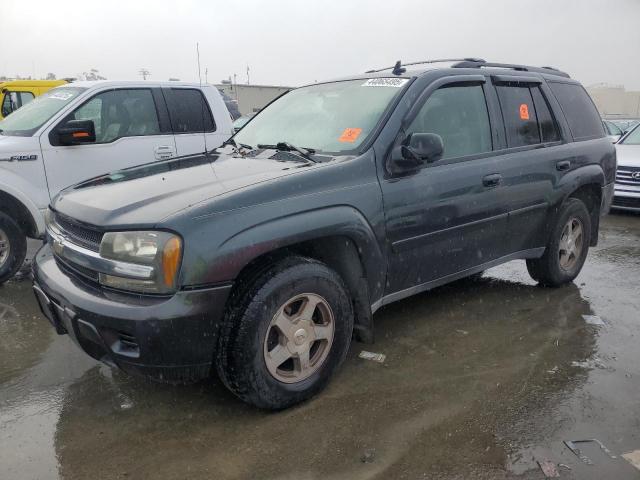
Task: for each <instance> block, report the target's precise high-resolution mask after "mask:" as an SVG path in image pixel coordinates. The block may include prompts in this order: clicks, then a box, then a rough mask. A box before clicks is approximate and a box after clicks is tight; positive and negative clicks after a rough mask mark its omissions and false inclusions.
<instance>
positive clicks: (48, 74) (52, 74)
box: [46, 73, 56, 80]
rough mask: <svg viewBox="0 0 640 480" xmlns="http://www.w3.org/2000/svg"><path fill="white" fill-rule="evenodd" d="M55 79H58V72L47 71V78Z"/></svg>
mask: <svg viewBox="0 0 640 480" xmlns="http://www.w3.org/2000/svg"><path fill="white" fill-rule="evenodd" d="M55 79H56V74H55V73H47V78H46V80H55Z"/></svg>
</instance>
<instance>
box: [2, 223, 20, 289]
mask: <svg viewBox="0 0 640 480" xmlns="http://www.w3.org/2000/svg"><path fill="white" fill-rule="evenodd" d="M26 255H27V237H25V235H24V233H22V230H21V229H20V227H19V226H18V224H17V223H16V221H15V220H14V219H13V218H11V217H10V216H9V215H7V214H5V213H2V212H0V285H1V284H3V283H4V282H6V281H7V280H9V279H10V278H11V277H13V275H14V274H15V273H16V272H17V271H18V270H19V269H20V267H21V266H22V264H23V263H24V257H25V256H26Z"/></svg>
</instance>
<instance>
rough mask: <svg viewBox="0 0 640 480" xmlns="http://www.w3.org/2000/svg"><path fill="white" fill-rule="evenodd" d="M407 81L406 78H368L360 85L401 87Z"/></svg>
mask: <svg viewBox="0 0 640 480" xmlns="http://www.w3.org/2000/svg"><path fill="white" fill-rule="evenodd" d="M408 81H409V79H408V78H370V79H369V80H367V81H366V82H364V83H363V84H362V86H363V87H393V88H402V87H403V86H404V84H405V83H407V82H408Z"/></svg>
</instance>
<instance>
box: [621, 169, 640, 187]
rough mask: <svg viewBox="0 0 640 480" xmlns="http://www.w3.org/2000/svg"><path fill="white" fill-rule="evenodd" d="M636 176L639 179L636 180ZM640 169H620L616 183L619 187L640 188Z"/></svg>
mask: <svg viewBox="0 0 640 480" xmlns="http://www.w3.org/2000/svg"><path fill="white" fill-rule="evenodd" d="M634 174H636V176H637V178H634ZM638 175H640V167H626V166H623V167H618V170H617V171H616V183H617V184H619V185H635V186H638V187H640V176H638Z"/></svg>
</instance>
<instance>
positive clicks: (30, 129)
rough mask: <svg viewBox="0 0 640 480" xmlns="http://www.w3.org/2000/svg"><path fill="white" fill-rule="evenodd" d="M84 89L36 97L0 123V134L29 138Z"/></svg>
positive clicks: (55, 91)
mask: <svg viewBox="0 0 640 480" xmlns="http://www.w3.org/2000/svg"><path fill="white" fill-rule="evenodd" d="M84 90H86V88H81V87H60V88H55V89H53V90H50V91H48V92H47V93H45V94H43V95H41V96H39V97H37V98H36V99H35V100H33V101H32V102H30V103H28V104H27V105H25V106H24V107H22V108H20V109H18V110H16V111H15V112H13V113H12V114H11V115H9V116H8V117H7V118H5V119H4V120H2V121H1V122H0V134H2V135H15V136H23V137H30V136H31V135H33V134H34V133H35V132H36V130H38V129H39V128H40V127H41V126H42V125H44V124H45V123H46V122H47V120H49V119H50V118H51V117H53V116H54V115H55V114H56V113H58V112H59V111H60V110H61V109H62V108H63V107H65V106H66V105H68V104H69V103H70V102H71V101H72V100H73V99H74V98H76V97H77V96H78V95H80V93H81V92H83V91H84Z"/></svg>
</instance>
